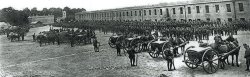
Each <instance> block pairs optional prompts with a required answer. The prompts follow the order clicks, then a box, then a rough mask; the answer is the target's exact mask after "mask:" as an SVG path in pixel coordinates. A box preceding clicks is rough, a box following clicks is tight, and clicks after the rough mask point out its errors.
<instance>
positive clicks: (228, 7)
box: [226, 4, 231, 12]
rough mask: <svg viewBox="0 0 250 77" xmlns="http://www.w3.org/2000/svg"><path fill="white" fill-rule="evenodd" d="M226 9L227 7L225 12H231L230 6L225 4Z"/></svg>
mask: <svg viewBox="0 0 250 77" xmlns="http://www.w3.org/2000/svg"><path fill="white" fill-rule="evenodd" d="M226 7H227V12H231V6H230V4H226Z"/></svg>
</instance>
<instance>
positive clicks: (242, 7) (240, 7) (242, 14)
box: [75, 0, 250, 22]
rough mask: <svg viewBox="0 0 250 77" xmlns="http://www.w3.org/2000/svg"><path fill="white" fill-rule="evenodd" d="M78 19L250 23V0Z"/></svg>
mask: <svg viewBox="0 0 250 77" xmlns="http://www.w3.org/2000/svg"><path fill="white" fill-rule="evenodd" d="M75 18H76V20H106V21H107V20H116V21H145V20H150V21H168V20H176V21H181V20H186V21H193V20H198V21H199V20H203V21H221V22H224V21H234V20H243V21H249V20H250V0H193V1H187V2H175V3H160V4H156V5H148V6H135V7H125V8H117V9H107V10H97V11H87V12H79V13H76V14H75Z"/></svg>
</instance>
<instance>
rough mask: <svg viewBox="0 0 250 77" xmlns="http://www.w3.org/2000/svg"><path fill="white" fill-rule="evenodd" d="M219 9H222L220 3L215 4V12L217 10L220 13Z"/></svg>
mask: <svg viewBox="0 0 250 77" xmlns="http://www.w3.org/2000/svg"><path fill="white" fill-rule="evenodd" d="M219 10H220V7H219V5H215V12H216V13H218V12H219Z"/></svg>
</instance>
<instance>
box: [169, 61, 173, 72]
mask: <svg viewBox="0 0 250 77" xmlns="http://www.w3.org/2000/svg"><path fill="white" fill-rule="evenodd" d="M172 64H173V63H172V61H171V60H169V68H170V71H172Z"/></svg>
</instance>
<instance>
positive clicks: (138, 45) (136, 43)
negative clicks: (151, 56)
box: [129, 39, 142, 52]
mask: <svg viewBox="0 0 250 77" xmlns="http://www.w3.org/2000/svg"><path fill="white" fill-rule="evenodd" d="M129 45H130V46H135V52H141V49H142V45H141V43H140V41H138V40H137V39H134V40H132V41H131V42H130V43H129Z"/></svg>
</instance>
